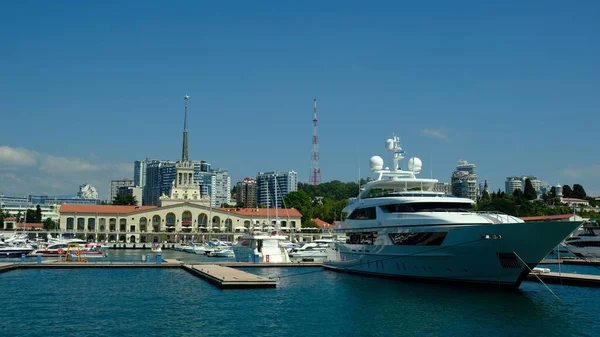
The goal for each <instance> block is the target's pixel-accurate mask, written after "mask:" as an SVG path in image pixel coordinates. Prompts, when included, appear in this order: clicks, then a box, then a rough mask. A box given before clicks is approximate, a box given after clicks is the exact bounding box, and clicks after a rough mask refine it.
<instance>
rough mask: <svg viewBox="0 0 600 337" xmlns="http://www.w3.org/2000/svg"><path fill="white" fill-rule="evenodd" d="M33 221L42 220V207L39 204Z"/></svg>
mask: <svg viewBox="0 0 600 337" xmlns="http://www.w3.org/2000/svg"><path fill="white" fill-rule="evenodd" d="M31 222H36V223H40V222H42V208H41V207H40V205H37V206H36V207H35V221H31Z"/></svg>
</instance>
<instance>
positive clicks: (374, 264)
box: [323, 135, 581, 288]
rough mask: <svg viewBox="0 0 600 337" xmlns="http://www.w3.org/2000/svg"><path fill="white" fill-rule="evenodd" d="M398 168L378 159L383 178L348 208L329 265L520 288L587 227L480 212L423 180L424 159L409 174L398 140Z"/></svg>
mask: <svg viewBox="0 0 600 337" xmlns="http://www.w3.org/2000/svg"><path fill="white" fill-rule="evenodd" d="M386 149H387V150H388V151H391V152H392V153H393V165H392V168H391V169H387V168H386V169H384V166H383V159H381V157H377V156H374V157H372V158H371V169H372V171H373V172H374V173H376V174H377V179H376V180H374V181H371V182H369V183H367V184H366V185H364V186H363V188H361V191H360V193H359V195H358V197H357V198H353V199H351V200H349V203H348V206H346V208H345V209H344V210H343V211H344V213H345V214H347V218H346V219H345V220H344V221H343V222H341V223H339V224H338V225H337V226H336V228H335V230H334V232H335V233H343V234H345V235H346V237H347V240H346V242H334V243H331V244H330V246H329V248H328V249H327V252H328V256H327V259H326V260H325V261H324V263H323V266H324V267H325V268H328V269H332V270H338V271H345V272H353V273H361V274H369V275H376V276H385V277H398V278H409V279H425V280H431V281H448V282H466V283H478V284H483V285H493V286H507V287H512V288H516V287H519V285H520V284H521V282H522V281H523V280H524V278H525V276H526V275H527V274H528V273H529V272H530V270H531V269H532V268H534V267H535V266H536V265H537V264H538V263H539V262H540V261H541V260H542V259H543V258H544V257H545V256H546V254H547V253H548V252H549V251H551V250H552V249H553V248H554V247H555V246H556V245H557V244H558V243H559V242H561V241H562V240H563V239H564V238H565V237H566V236H568V235H569V234H570V233H571V232H572V231H574V230H575V229H576V228H577V227H578V226H579V225H581V222H549V221H538V222H523V220H521V219H519V218H517V217H514V216H510V215H506V214H501V213H489V212H488V213H483V212H476V211H474V210H473V206H474V204H475V202H474V201H473V200H471V199H466V198H457V197H454V196H451V195H446V194H444V193H441V192H434V191H433V186H434V184H435V183H437V180H435V179H421V178H417V175H418V174H419V172H420V171H421V168H422V163H421V160H420V159H419V158H411V159H410V160H409V161H408V170H402V169H401V168H399V166H398V161H399V160H401V159H403V158H404V157H403V153H404V151H403V150H402V148H401V147H400V144H399V138H398V137H396V136H395V135H394V136H393V137H392V138H391V139H388V140H387V141H386Z"/></svg>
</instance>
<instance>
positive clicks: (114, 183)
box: [110, 178, 134, 202]
mask: <svg viewBox="0 0 600 337" xmlns="http://www.w3.org/2000/svg"><path fill="white" fill-rule="evenodd" d="M127 186H134V185H133V180H131V179H129V178H123V179H120V180H111V181H110V202H112V201H113V200H114V199H115V197H116V196H117V194H119V187H127Z"/></svg>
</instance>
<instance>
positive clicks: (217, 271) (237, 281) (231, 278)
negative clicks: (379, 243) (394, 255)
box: [0, 258, 600, 289]
mask: <svg viewBox="0 0 600 337" xmlns="http://www.w3.org/2000/svg"><path fill="white" fill-rule="evenodd" d="M547 262H556V261H553V260H548V261H547ZM561 263H564V262H563V261H561ZM322 266H323V263H322V262H302V261H291V262H257V263H254V262H236V261H225V262H206V261H186V262H184V261H181V260H178V259H164V260H162V258H156V260H155V261H150V260H149V259H148V260H147V261H144V262H129V261H105V262H76V261H74V262H66V261H61V260H51V261H41V260H38V261H37V262H5V263H0V273H3V272H8V271H12V270H16V269H106V268H113V269H124V268H130V269H138V268H153V269H156V268H163V269H169V268H177V269H183V270H186V271H188V272H189V273H191V274H193V275H196V276H199V277H200V278H202V279H204V280H206V281H208V282H209V283H212V284H214V285H216V286H217V287H219V288H222V289H239V288H244V289H251V288H268V287H276V285H277V283H276V280H274V279H265V278H257V277H256V276H255V275H253V274H251V273H247V272H244V271H241V270H239V269H237V268H321V267H322ZM542 270H543V271H542ZM539 271H542V272H539ZM413 281H414V280H413ZM525 281H530V282H542V283H548V284H561V285H571V286H583V287H600V275H587V274H577V273H560V272H551V271H549V270H545V269H544V268H536V269H534V272H531V273H529V274H528V275H527V276H526V277H525ZM409 282H410V281H409ZM417 282H418V281H417ZM450 283H451V282H450ZM457 283H459V282H457Z"/></svg>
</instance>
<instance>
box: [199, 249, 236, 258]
mask: <svg viewBox="0 0 600 337" xmlns="http://www.w3.org/2000/svg"><path fill="white" fill-rule="evenodd" d="M206 255H208V256H212V257H235V254H234V253H233V250H232V249H231V248H217V249H215V250H213V251H211V252H210V253H207V254H206Z"/></svg>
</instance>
